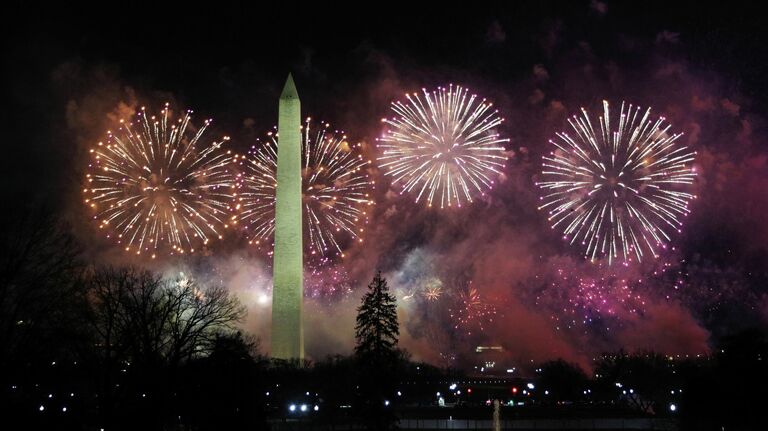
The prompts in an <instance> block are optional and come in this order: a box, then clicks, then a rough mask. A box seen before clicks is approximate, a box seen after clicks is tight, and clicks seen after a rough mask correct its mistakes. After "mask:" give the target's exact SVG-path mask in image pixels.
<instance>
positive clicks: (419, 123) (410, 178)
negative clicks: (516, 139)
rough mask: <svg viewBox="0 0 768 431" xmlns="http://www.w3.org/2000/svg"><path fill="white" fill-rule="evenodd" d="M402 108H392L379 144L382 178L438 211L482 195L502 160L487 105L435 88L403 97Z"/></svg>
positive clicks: (495, 119) (455, 90) (458, 90)
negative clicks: (382, 170)
mask: <svg viewBox="0 0 768 431" xmlns="http://www.w3.org/2000/svg"><path fill="white" fill-rule="evenodd" d="M405 97H406V99H407V102H406V103H403V102H400V101H398V102H393V103H392V111H393V113H394V114H395V116H394V117H393V118H385V119H383V120H382V121H383V122H384V123H385V124H386V125H387V126H388V128H387V130H386V131H385V132H384V134H383V136H382V137H381V138H379V145H378V146H379V148H381V149H382V156H381V157H379V158H378V160H379V163H380V166H381V168H382V169H384V170H385V174H386V175H388V176H390V177H392V181H393V182H394V183H400V184H401V186H402V191H403V192H414V193H415V194H416V202H419V201H420V200H422V199H424V200H426V201H427V204H428V205H429V206H432V204H433V202H437V203H439V205H440V208H444V207H446V206H453V205H456V206H461V205H462V203H463V202H464V201H467V202H472V196H473V195H475V194H477V193H480V194H484V193H485V192H486V191H487V190H488V189H490V188H491V187H492V186H493V184H494V182H495V177H496V176H498V175H500V174H501V169H503V167H504V163H505V161H506V159H507V157H506V155H505V154H504V147H503V143H504V142H508V139H502V138H500V137H499V134H498V133H497V132H496V128H497V127H498V126H499V125H500V124H501V123H502V121H503V119H502V118H500V117H499V116H498V111H496V110H494V109H493V106H492V104H491V103H488V102H487V101H486V100H485V99H478V97H477V96H475V95H469V93H468V91H467V89H465V88H462V87H458V86H457V87H454V86H453V85H451V86H449V87H448V88H445V87H438V89H437V90H435V91H432V92H431V93H430V92H428V91H427V90H422V95H421V96H420V95H419V94H418V93H413V94H406V96H405Z"/></svg>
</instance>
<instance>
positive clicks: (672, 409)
mask: <svg viewBox="0 0 768 431" xmlns="http://www.w3.org/2000/svg"><path fill="white" fill-rule="evenodd" d="M669 409H670V410H671V411H673V412H674V411H677V406H676V405H674V404H670V405H669Z"/></svg>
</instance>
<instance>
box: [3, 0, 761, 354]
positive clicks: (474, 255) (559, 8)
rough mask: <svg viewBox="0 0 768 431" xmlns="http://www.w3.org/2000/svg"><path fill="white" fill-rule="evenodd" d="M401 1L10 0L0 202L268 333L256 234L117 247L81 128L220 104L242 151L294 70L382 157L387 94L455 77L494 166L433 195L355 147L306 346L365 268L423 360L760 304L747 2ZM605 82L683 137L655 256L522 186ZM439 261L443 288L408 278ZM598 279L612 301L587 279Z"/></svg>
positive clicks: (590, 347) (695, 336) (755, 73)
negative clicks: (691, 168)
mask: <svg viewBox="0 0 768 431" xmlns="http://www.w3.org/2000/svg"><path fill="white" fill-rule="evenodd" d="M413 3H414V2H407V3H403V4H390V3H382V4H371V5H366V6H365V7H364V6H363V5H362V4H361V5H359V6H357V8H356V9H355V8H350V9H346V10H344V11H343V12H338V11H333V9H334V8H332V7H330V6H327V7H320V6H298V5H296V6H295V7H286V8H275V7H272V6H270V7H267V6H263V5H261V4H258V3H256V2H247V3H243V4H224V3H216V2H213V3H209V4H206V5H205V6H197V5H192V4H188V5H184V6H180V7H171V6H169V5H168V4H165V3H161V4H140V3H133V2H124V3H121V4H119V5H116V4H111V3H107V4H103V3H102V4H100V5H99V6H91V7H85V6H83V7H80V6H68V7H54V8H43V7H21V6H6V7H5V11H4V12H5V13H4V15H5V21H6V22H5V24H4V26H3V29H2V30H0V31H2V33H3V37H2V43H3V75H4V79H3V101H4V106H3V109H2V117H1V118H2V120H1V121H2V130H3V132H4V133H3V137H2V145H3V153H2V157H0V163H2V172H4V175H3V181H2V182H1V183H0V192H1V193H2V198H3V207H4V210H5V211H19V212H23V210H24V209H25V208H30V207H40V206H44V207H46V208H48V209H50V210H52V211H55V212H56V213H57V214H59V215H60V216H61V218H62V219H63V220H65V221H66V222H67V223H68V224H69V225H70V226H71V229H72V231H73V233H74V235H75V236H76V238H77V239H78V241H79V242H80V244H81V246H82V248H83V250H84V256H86V257H87V258H88V259H90V260H92V261H93V262H94V263H96V264H115V265H122V264H133V265H140V266H146V267H147V268H149V269H152V270H156V271H161V272H163V273H166V274H168V275H175V274H178V273H179V272H180V271H185V272H186V273H191V274H192V275H193V276H195V277H198V278H201V279H204V280H209V281H211V282H221V283H225V284H226V285H227V286H229V288H230V289H232V290H233V291H235V292H237V294H238V296H240V298H241V299H242V300H243V301H244V302H245V303H246V305H248V307H249V310H250V313H249V317H248V319H247V321H246V322H244V327H245V328H246V329H247V330H248V331H251V332H253V333H255V334H256V335H258V336H260V337H261V338H262V340H263V341H265V342H268V340H267V338H266V337H267V336H268V333H269V331H268V322H269V316H268V311H269V309H268V307H265V306H264V304H262V303H261V301H260V298H262V297H263V295H265V294H266V292H267V290H266V289H267V288H268V287H269V286H270V284H271V280H270V272H271V270H270V269H269V266H268V263H269V260H268V259H267V258H266V257H265V255H264V254H263V253H260V252H258V251H256V250H253V249H252V248H248V247H247V246H246V245H244V244H243V241H242V240H241V239H238V238H237V235H236V234H234V233H232V234H231V235H228V236H227V238H225V240H224V241H221V242H220V243H217V244H214V245H212V246H211V249H210V250H209V251H208V252H207V253H204V255H202V256H199V257H195V258H189V259H180V258H175V257H174V258H166V259H160V260H159V261H156V262H152V263H148V262H145V261H142V260H136V259H133V258H130V257H128V256H126V255H124V254H123V253H121V252H120V250H118V249H117V248H116V247H114V246H113V245H111V244H110V243H109V242H108V241H106V240H105V239H104V238H103V235H101V233H100V232H98V229H96V226H95V225H94V224H93V223H92V222H91V221H90V219H89V215H88V214H87V211H86V208H84V205H83V204H82V196H81V188H82V182H83V178H84V172H85V169H86V167H87V164H88V154H87V153H88V149H89V148H90V147H91V146H93V145H94V143H96V142H98V141H99V140H102V139H104V136H105V133H106V130H108V129H110V128H114V127H115V124H116V123H115V121H116V120H117V119H119V118H128V117H130V115H132V113H133V112H134V111H135V109H136V108H138V107H140V106H146V107H147V109H148V110H152V111H159V110H160V109H161V108H162V104H163V103H165V102H169V103H170V104H171V106H173V107H175V108H177V109H194V110H195V114H196V116H195V119H198V120H199V119H202V118H213V119H214V123H213V126H212V130H213V132H212V135H215V136H220V135H224V134H226V135H229V136H231V138H232V140H231V142H230V144H228V145H231V148H232V149H233V150H235V151H240V152H244V151H246V150H247V149H248V148H249V147H250V146H251V145H252V144H253V143H254V142H255V139H256V138H257V137H261V136H263V135H264V133H265V132H266V131H268V130H270V129H271V128H272V127H273V126H274V125H275V123H276V120H277V98H278V96H279V92H280V89H281V88H282V85H283V83H284V81H285V77H286V75H287V74H288V72H292V73H293V75H294V78H295V80H296V84H297V87H298V91H299V94H300V96H301V100H302V110H303V114H304V115H311V116H312V117H314V118H317V119H322V120H324V121H329V122H331V123H332V124H333V125H334V126H336V127H338V128H342V129H344V130H345V131H346V133H347V134H348V135H349V136H350V139H352V140H354V141H357V142H361V143H362V144H363V151H364V153H365V155H366V156H367V157H369V158H371V159H372V160H375V158H376V156H377V155H378V154H377V149H376V146H375V139H376V138H377V137H378V136H380V135H381V133H382V130H383V129H382V123H381V118H382V117H385V116H388V115H390V113H389V106H390V102H392V101H394V100H398V99H401V98H402V96H403V94H404V93H406V92H414V91H419V90H420V89H421V88H422V87H424V88H428V89H432V88H435V87H437V86H439V85H447V84H449V83H453V84H459V85H463V86H466V87H468V88H470V89H471V90H472V91H473V92H475V93H477V94H479V95H481V96H483V97H486V98H488V99H489V100H491V101H492V102H494V104H495V106H496V108H497V109H498V110H499V111H500V113H501V115H502V116H503V117H504V118H505V122H504V124H503V126H502V127H501V128H500V130H499V132H500V133H501V134H502V135H503V136H504V137H506V138H509V139H510V142H509V143H508V145H507V147H506V149H507V154H508V155H509V156H510V159H509V161H508V162H507V165H506V167H505V169H504V172H503V175H501V176H500V177H499V178H498V180H499V184H498V185H497V186H496V187H495V188H494V189H493V190H492V191H491V192H490V193H489V194H488V195H487V196H485V197H483V198H481V199H478V200H476V202H475V203H474V204H472V205H468V206H465V207H462V208H450V209H444V210H438V209H427V208H425V207H424V205H423V204H415V203H414V202H413V198H412V197H411V196H408V195H407V194H405V195H400V194H399V193H398V192H399V189H397V188H396V187H394V186H392V185H391V182H390V179H389V178H388V177H385V176H384V175H383V174H382V172H380V171H377V170H376V169H372V170H371V171H370V175H372V177H373V178H374V179H375V181H376V189H375V201H376V205H375V207H374V208H375V209H374V210H373V213H372V215H371V218H370V220H369V225H368V231H367V232H366V234H365V242H364V243H363V244H361V245H359V246H354V247H352V248H351V249H350V250H348V253H347V254H348V256H347V257H346V258H345V259H344V261H343V262H337V263H335V264H334V267H333V269H334V270H336V271H342V272H343V273H344V274H346V276H345V277H346V279H347V280H348V286H349V287H350V288H351V289H352V292H351V293H348V294H346V295H338V296H332V297H323V298H319V299H308V301H307V317H306V318H307V324H306V327H307V330H308V334H307V352H308V354H309V355H311V356H314V357H320V356H323V355H325V354H330V353H348V352H349V351H350V349H351V346H352V345H353V342H354V338H353V335H352V334H353V322H354V313H355V307H356V306H357V301H358V299H359V297H360V296H361V290H360V289H361V288H362V287H363V286H365V285H366V284H367V282H368V280H370V278H371V277H372V276H373V273H374V271H375V270H376V269H377V268H379V269H381V270H382V271H383V273H384V275H385V276H386V277H387V278H388V280H389V282H390V285H391V286H392V288H393V289H394V290H395V292H396V294H397V296H398V304H399V307H400V318H401V325H402V327H403V331H402V332H403V334H402V339H401V342H402V344H403V346H404V347H406V348H407V349H409V350H410V351H411V352H412V353H413V354H414V356H415V357H416V358H418V359H424V360H427V361H432V362H434V363H437V364H440V365H449V364H456V363H459V364H465V363H468V360H467V359H466V358H468V357H470V356H469V355H471V352H472V350H473V349H474V346H476V345H478V344H501V345H504V346H505V348H506V349H507V352H508V354H509V359H510V361H511V362H514V363H518V364H523V365H524V364H526V363H528V361H529V360H537V361H538V360H544V359H551V358H553V357H557V356H560V357H565V358H567V359H569V360H573V361H575V362H578V363H580V364H584V365H588V363H589V361H590V359H591V358H592V357H593V355H594V354H595V353H599V352H601V351H606V350H615V349H618V348H622V347H623V348H625V349H627V350H638V349H653V350H657V351H660V352H662V353H668V354H681V355H685V354H689V355H690V354H694V355H695V354H703V353H707V352H708V349H709V348H710V347H709V346H711V345H712V343H713V342H714V341H715V340H716V339H717V338H718V337H720V336H722V335H725V334H729V333H732V332H734V331H737V330H739V329H742V328H745V327H749V326H762V327H765V326H766V324H768V274H767V271H768V270H767V269H766V268H768V248H767V247H766V244H768V220H767V218H766V214H767V213H768V141H767V140H766V137H768V131H767V130H766V115H765V113H766V112H767V110H768V84H766V81H765V75H766V72H768V44H766V37H765V30H764V22H763V20H762V19H761V18H762V15H761V14H760V13H759V12H758V10H757V7H756V6H746V5H741V4H739V3H738V2H728V3H725V4H715V5H704V4H702V2H697V3H694V2H690V3H679V4H674V5H671V4H669V3H668V2H634V3H632V4H629V3H628V2H610V1H605V2H603V1H597V0H592V1H573V2H562V3H553V2H530V3H526V2H503V4H502V3H499V4H496V3H491V4H488V3H469V4H466V5H462V6H445V5H443V6H439V7H433V8H420V7H416V8H415V5H414V4H413ZM508 3H509V4H508ZM371 6H375V7H376V9H371ZM604 99H605V100H609V101H611V102H612V103H613V104H614V105H618V104H619V103H620V102H621V101H622V100H625V101H627V102H631V103H634V104H639V105H641V106H651V107H653V112H654V113H655V114H658V115H665V116H666V117H667V119H668V121H669V122H670V123H671V124H672V125H673V128H674V130H676V131H680V132H683V133H684V136H683V138H681V139H682V143H683V144H685V145H689V146H691V147H692V148H693V149H695V150H696V151H697V157H696V162H695V167H696V169H697V171H698V172H699V176H698V179H697V181H696V183H695V193H696V195H697V196H698V198H697V199H696V200H695V201H694V202H693V203H692V206H691V209H692V213H691V215H690V216H689V217H687V219H686V222H685V225H684V227H683V231H682V232H681V233H680V234H676V235H674V236H673V238H672V241H671V242H670V247H669V248H668V249H667V250H666V251H665V252H664V253H662V255H661V256H660V257H659V258H658V259H656V260H653V259H651V260H650V261H644V262H643V263H641V264H637V263H636V264H631V265H629V266H626V267H625V266H614V267H610V268H609V267H606V266H605V265H601V264H596V263H590V262H586V261H585V260H584V258H583V257H582V254H581V253H580V251H579V250H577V249H574V248H573V247H569V246H568V244H567V243H565V242H563V241H562V240H561V238H560V236H559V235H558V234H557V233H556V232H553V231H552V230H551V229H550V228H549V226H548V224H547V220H546V217H545V216H544V215H543V214H542V213H541V212H539V211H538V210H537V206H538V194H539V191H538V189H537V188H536V186H535V183H536V181H538V180H539V175H540V174H539V172H540V168H541V156H542V155H543V154H545V153H546V152H547V151H548V150H549V149H548V146H547V141H548V140H549V139H550V138H552V137H553V136H554V134H555V133H556V132H558V131H561V130H564V129H565V128H566V126H567V123H566V119H567V118H568V117H569V116H570V115H573V114H576V113H577V112H578V110H579V108H581V107H586V108H589V109H591V110H597V109H599V106H600V103H601V101H602V100H604ZM374 165H375V163H374ZM580 279H581V280H591V281H593V282H594V283H592V284H595V285H596V287H595V286H592V287H586V288H585V287H584V286H583V285H581V286H580V285H579V282H578V280H580ZM435 282H439V283H441V284H442V286H443V287H444V297H443V298H442V299H441V300H440V301H438V302H436V303H427V302H425V301H424V300H420V299H419V298H418V297H417V296H418V295H416V297H415V298H414V297H413V296H414V295H413V293H414V292H418V291H419V289H421V288H423V286H424V285H426V284H429V283H435ZM470 282H471V283H470ZM470 284H471V286H472V287H474V288H476V289H477V291H478V292H479V294H480V295H481V297H482V298H483V300H484V301H486V302H487V303H488V304H489V306H490V307H493V308H495V310H496V314H495V315H493V316H492V317H489V318H487V319H486V318H483V319H480V320H482V321H481V322H475V323H474V324H472V325H468V326H465V325H458V327H457V322H456V319H455V317H454V316H455V310H456V307H457V306H458V305H457V301H458V298H459V294H458V292H459V291H461V290H462V289H466V288H467V286H469V285H470ZM587 284H590V283H587ZM585 289H586V290H588V291H585ZM585 295H586V296H585ZM595 297H597V298H600V301H602V300H603V299H605V300H606V302H605V303H602V302H600V303H597V302H595V301H594V300H592V299H585V298H595ZM604 304H608V305H604Z"/></svg>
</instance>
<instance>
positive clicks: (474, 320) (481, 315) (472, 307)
mask: <svg viewBox="0 0 768 431" xmlns="http://www.w3.org/2000/svg"><path fill="white" fill-rule="evenodd" d="M456 298H457V302H458V304H457V308H456V310H451V311H450V315H451V318H452V319H453V320H454V326H453V327H454V329H459V328H462V329H463V330H465V331H466V333H467V335H471V334H472V331H473V330H474V329H475V328H477V329H478V330H480V331H481V332H482V331H484V330H485V325H486V324H488V323H492V322H493V319H494V317H495V316H496V314H497V311H496V306H494V305H493V304H492V303H490V302H486V301H485V300H484V299H483V298H482V297H481V295H480V292H479V291H478V290H477V288H476V287H474V286H472V281H470V282H468V283H467V285H466V286H464V287H463V288H461V289H459V290H458V291H457V292H456Z"/></svg>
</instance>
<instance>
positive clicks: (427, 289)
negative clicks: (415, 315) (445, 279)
mask: <svg viewBox="0 0 768 431" xmlns="http://www.w3.org/2000/svg"><path fill="white" fill-rule="evenodd" d="M421 294H422V296H423V297H424V299H426V300H427V301H429V302H434V301H437V300H438V299H440V297H441V296H443V283H442V282H441V281H440V280H439V279H433V280H430V281H429V282H427V284H426V285H425V286H424V289H423V290H422V291H421Z"/></svg>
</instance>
